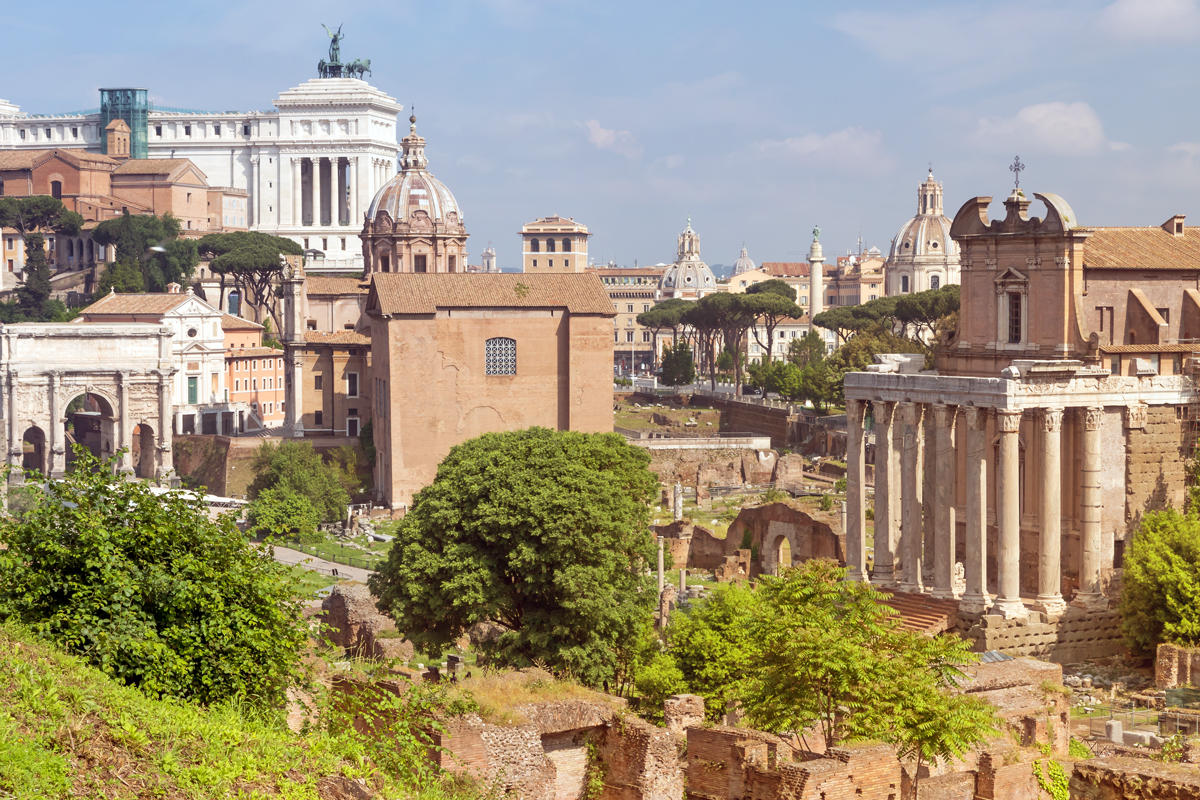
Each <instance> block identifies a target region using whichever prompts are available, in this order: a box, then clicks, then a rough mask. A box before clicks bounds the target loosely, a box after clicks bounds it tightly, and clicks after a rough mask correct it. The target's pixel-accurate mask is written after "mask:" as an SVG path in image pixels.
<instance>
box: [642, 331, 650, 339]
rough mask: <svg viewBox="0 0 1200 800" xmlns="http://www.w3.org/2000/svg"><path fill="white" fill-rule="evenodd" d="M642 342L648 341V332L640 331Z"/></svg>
mask: <svg viewBox="0 0 1200 800" xmlns="http://www.w3.org/2000/svg"><path fill="white" fill-rule="evenodd" d="M642 341H643V342H648V341H650V331H642Z"/></svg>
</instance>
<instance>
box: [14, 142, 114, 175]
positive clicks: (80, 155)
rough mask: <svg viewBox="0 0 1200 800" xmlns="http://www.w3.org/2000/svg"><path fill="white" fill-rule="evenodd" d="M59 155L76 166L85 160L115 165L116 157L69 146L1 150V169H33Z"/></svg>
mask: <svg viewBox="0 0 1200 800" xmlns="http://www.w3.org/2000/svg"><path fill="white" fill-rule="evenodd" d="M53 156H58V157H59V158H61V159H62V160H63V161H66V162H67V163H69V164H72V165H74V166H79V165H81V164H83V163H84V162H90V163H94V164H104V165H106V166H113V165H115V164H116V163H117V161H116V159H113V158H109V157H108V156H106V155H102V154H100V153H89V152H88V151H86V150H74V149H71V148H67V147H56V148H53V149H46V150H4V151H0V170H12V169H32V168H33V167H34V166H36V165H37V164H38V163H39V162H41V161H43V160H45V159H47V158H51V157H53Z"/></svg>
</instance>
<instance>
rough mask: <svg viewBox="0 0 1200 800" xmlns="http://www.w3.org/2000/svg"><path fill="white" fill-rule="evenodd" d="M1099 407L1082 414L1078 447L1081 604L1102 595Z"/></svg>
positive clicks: (1100, 598)
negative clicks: (1081, 461)
mask: <svg viewBox="0 0 1200 800" xmlns="http://www.w3.org/2000/svg"><path fill="white" fill-rule="evenodd" d="M1103 417H1104V409H1103V408H1088V409H1084V410H1083V413H1082V423H1083V424H1082V426H1081V427H1082V428H1083V431H1082V436H1081V437H1080V439H1081V447H1082V450H1083V453H1082V455H1083V467H1082V469H1081V470H1080V473H1081V474H1080V481H1079V489H1080V492H1079V494H1080V509H1079V528H1080V531H1079V532H1080V538H1081V540H1082V542H1081V544H1082V547H1083V553H1082V558H1081V559H1080V570H1079V592H1078V594H1077V595H1076V600H1078V601H1079V602H1080V603H1081V604H1083V605H1096V604H1098V603H1099V602H1100V601H1101V600H1102V599H1103V596H1102V595H1101V593H1100V546H1101V541H1100V514H1101V503H1102V502H1103V501H1102V499H1101V496H1100V421H1101V420H1102V419H1103Z"/></svg>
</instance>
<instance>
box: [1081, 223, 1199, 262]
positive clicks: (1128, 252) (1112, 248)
mask: <svg viewBox="0 0 1200 800" xmlns="http://www.w3.org/2000/svg"><path fill="white" fill-rule="evenodd" d="M1090 230H1091V231H1092V235H1091V236H1089V237H1088V238H1087V240H1086V241H1085V242H1084V245H1083V266H1084V267H1091V268H1093V269H1194V270H1200V229H1197V228H1185V229H1184V233H1183V236H1174V235H1172V234H1170V233H1167V232H1166V231H1165V230H1163V229H1162V228H1159V227H1153V228H1091V229H1090Z"/></svg>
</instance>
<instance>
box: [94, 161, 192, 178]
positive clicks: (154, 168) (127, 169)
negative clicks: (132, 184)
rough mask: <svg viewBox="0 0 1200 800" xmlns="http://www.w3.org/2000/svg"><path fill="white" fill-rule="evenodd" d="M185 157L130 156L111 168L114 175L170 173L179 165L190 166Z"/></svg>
mask: <svg viewBox="0 0 1200 800" xmlns="http://www.w3.org/2000/svg"><path fill="white" fill-rule="evenodd" d="M191 163H192V162H191V161H189V160H188V159H186V158H131V159H129V160H128V161H126V162H125V163H123V164H121V166H119V167H117V168H116V169H114V170H113V174H114V175H170V174H171V173H172V172H174V171H175V170H177V169H179V168H180V167H184V166H190V165H191Z"/></svg>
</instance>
